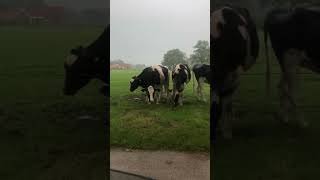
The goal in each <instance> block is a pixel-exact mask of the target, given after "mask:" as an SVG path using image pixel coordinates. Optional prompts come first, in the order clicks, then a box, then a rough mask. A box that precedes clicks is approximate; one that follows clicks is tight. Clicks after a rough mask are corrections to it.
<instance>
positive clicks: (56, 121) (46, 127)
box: [0, 26, 106, 180]
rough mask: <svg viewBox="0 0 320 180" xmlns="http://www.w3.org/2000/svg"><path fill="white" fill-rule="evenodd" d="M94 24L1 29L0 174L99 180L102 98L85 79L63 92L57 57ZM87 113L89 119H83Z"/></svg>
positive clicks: (87, 39)
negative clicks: (70, 93)
mask: <svg viewBox="0 0 320 180" xmlns="http://www.w3.org/2000/svg"><path fill="white" fill-rule="evenodd" d="M102 30H103V29H102V28H100V27H90V28H89V27H67V26H66V27H42V26H29V27H22V26H20V27H19V26H14V27H4V26H3V27H1V28H0V38H1V44H0V46H1V53H0V59H1V66H0V72H1V73H0V79H1V89H0V92H1V103H0V134H1V136H0V139H1V142H2V143H1V144H2V145H1V148H0V153H1V156H0V162H1V164H0V177H1V179H11V180H15V179H17V180H18V179H26V180H27V179H32V180H37V179H39V180H42V179H48V180H50V179H52V180H56V179H77V180H79V179H104V177H105V152H106V151H105V150H106V137H105V136H106V135H105V126H104V123H103V117H104V116H105V112H106V108H105V107H104V104H105V99H104V98H103V97H102V96H101V95H100V94H99V92H98V89H99V87H100V86H101V83H100V82H98V81H93V82H91V83H90V84H89V85H88V86H87V87H85V88H84V89H82V90H81V91H80V92H79V94H77V95H76V96H75V97H66V96H63V95H62V87H63V83H64V82H63V81H64V69H63V61H64V58H65V55H66V54H67V53H68V51H69V50H70V49H71V48H73V47H75V46H77V45H87V44H88V43H91V42H92V41H93V40H94V39H95V38H96V37H97V36H98V35H99V34H100V33H101V32H102ZM84 115H90V116H92V117H93V119H95V120H93V119H92V120H83V119H80V118H79V117H80V116H84Z"/></svg>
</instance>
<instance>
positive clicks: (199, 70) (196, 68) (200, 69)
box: [192, 64, 211, 101]
mask: <svg viewBox="0 0 320 180" xmlns="http://www.w3.org/2000/svg"><path fill="white" fill-rule="evenodd" d="M192 71H193V74H194V76H195V78H196V80H197V83H198V87H197V96H198V99H199V100H200V98H201V99H202V100H203V101H206V99H205V98H204V97H203V85H204V83H210V82H211V71H210V65H208V64H195V65H193V67H192ZM194 86H195V83H194V82H193V91H194Z"/></svg>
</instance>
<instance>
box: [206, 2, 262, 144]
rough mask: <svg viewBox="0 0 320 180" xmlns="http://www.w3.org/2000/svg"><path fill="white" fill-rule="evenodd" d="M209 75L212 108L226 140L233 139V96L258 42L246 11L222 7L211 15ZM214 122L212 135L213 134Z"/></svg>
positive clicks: (253, 57) (253, 61)
mask: <svg viewBox="0 0 320 180" xmlns="http://www.w3.org/2000/svg"><path fill="white" fill-rule="evenodd" d="M210 26H211V28H210V39H211V41H210V44H211V49H210V51H211V52H210V56H211V57H210V58H211V59H212V61H211V66H210V67H211V72H212V79H211V80H212V90H211V91H212V92H211V104H212V106H213V105H214V107H216V108H215V109H212V108H211V110H213V112H212V113H216V114H215V117H217V118H216V120H219V123H220V125H221V130H222V135H223V137H224V138H225V139H231V138H232V118H233V117H232V96H233V94H234V92H235V91H236V90H237V88H238V86H239V83H240V82H239V76H240V74H241V73H242V72H246V71H247V70H249V69H250V68H251V67H252V66H253V65H254V64H255V62H256V60H257V57H258V52H259V39H258V34H257V30H256V25H255V23H254V21H253V19H252V17H251V15H250V13H249V11H248V10H247V9H245V8H241V7H235V6H224V7H220V8H218V9H216V10H215V11H212V14H211V23H210ZM217 123H218V122H217V121H214V122H213V123H212V124H213V126H214V127H213V131H214V132H215V130H216V124H217Z"/></svg>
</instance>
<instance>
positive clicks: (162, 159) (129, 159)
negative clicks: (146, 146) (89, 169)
mask: <svg viewBox="0 0 320 180" xmlns="http://www.w3.org/2000/svg"><path fill="white" fill-rule="evenodd" d="M110 160H111V162H110V167H111V169H115V170H120V171H125V172H129V173H134V174H138V175H142V176H147V177H151V178H155V179H157V180H182V179H183V180H209V179H210V156H209V154H208V153H183V152H173V151H141V150H123V149H111V152H110Z"/></svg>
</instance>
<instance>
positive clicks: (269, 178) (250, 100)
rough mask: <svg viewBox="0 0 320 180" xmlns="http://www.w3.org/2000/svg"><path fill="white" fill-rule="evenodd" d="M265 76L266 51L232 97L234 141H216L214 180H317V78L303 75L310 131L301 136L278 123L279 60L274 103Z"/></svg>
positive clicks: (274, 76) (302, 93) (319, 86)
mask: <svg viewBox="0 0 320 180" xmlns="http://www.w3.org/2000/svg"><path fill="white" fill-rule="evenodd" d="M261 37H262V36H261ZM262 39H263V38H261V40H262ZM262 47H263V46H262ZM264 72H265V56H264V48H262V49H261V53H260V57H259V59H258V62H257V64H256V65H255V66H254V67H253V68H252V69H251V70H250V71H249V72H247V73H245V74H243V75H242V77H241V85H240V87H239V91H238V92H237V93H236V95H235V97H234V107H235V117H236V119H235V120H234V123H233V132H234V134H233V135H234V138H233V140H232V141H230V142H228V141H224V140H223V139H221V138H218V141H217V144H216V145H215V154H214V162H213V166H214V178H215V179H219V180H231V179H245V180H251V179H252V180H257V179H259V180H300V179H308V180H313V179H319V175H320V171H319V170H320V165H319V162H320V155H319V151H320V145H319V137H320V131H319V129H320V121H319V116H320V112H319V107H320V106H319V102H320V97H319V96H318V95H317V94H318V92H319V91H320V77H319V75H317V74H314V73H311V72H309V71H306V70H304V71H303V72H306V73H310V74H303V75H301V86H300V91H299V92H300V97H299V102H300V104H299V108H300V110H301V111H302V112H303V113H304V116H305V119H306V120H307V121H308V122H309V124H310V127H309V129H306V130H299V129H297V128H296V127H295V125H294V124H291V125H290V126H285V125H284V124H282V123H281V122H279V120H277V119H276V118H275V117H274V113H275V112H277V111H278V109H279V96H278V92H277V91H278V89H277V84H278V81H279V72H280V71H279V65H278V64H277V62H276V60H275V57H273V59H272V73H273V74H272V76H271V82H272V86H271V90H272V92H271V96H270V97H268V96H266V90H265V76H264Z"/></svg>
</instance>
